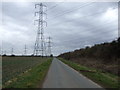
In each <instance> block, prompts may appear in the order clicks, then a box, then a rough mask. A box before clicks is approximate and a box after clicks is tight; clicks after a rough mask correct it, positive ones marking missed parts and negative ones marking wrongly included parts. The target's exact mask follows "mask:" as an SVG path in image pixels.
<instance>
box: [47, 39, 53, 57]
mask: <svg viewBox="0 0 120 90" xmlns="http://www.w3.org/2000/svg"><path fill="white" fill-rule="evenodd" d="M51 39H52V38H51V37H48V42H47V43H48V56H50V55H51V47H52V46H51Z"/></svg>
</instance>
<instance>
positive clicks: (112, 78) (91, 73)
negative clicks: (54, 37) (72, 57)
mask: <svg viewBox="0 0 120 90" xmlns="http://www.w3.org/2000/svg"><path fill="white" fill-rule="evenodd" d="M59 60H61V61H62V62H64V63H65V64H67V65H69V66H70V67H72V68H73V69H75V70H77V71H78V72H80V73H81V74H83V75H85V76H86V77H88V78H89V79H91V80H93V81H94V82H96V83H98V84H99V85H101V86H102V87H104V88H120V82H119V77H118V76H116V75H113V74H111V73H107V72H102V70H98V69H95V68H88V67H85V66H82V65H80V64H77V63H74V62H72V61H68V60H65V59H63V58H59Z"/></svg>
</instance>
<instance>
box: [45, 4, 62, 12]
mask: <svg viewBox="0 0 120 90" xmlns="http://www.w3.org/2000/svg"><path fill="white" fill-rule="evenodd" d="M61 3H62V4H63V3H64V2H61ZM61 3H60V4H58V3H57V4H55V5H53V6H51V7H50V8H48V9H47V11H48V12H49V11H50V10H52V9H54V8H56V7H57V6H59V5H61Z"/></svg>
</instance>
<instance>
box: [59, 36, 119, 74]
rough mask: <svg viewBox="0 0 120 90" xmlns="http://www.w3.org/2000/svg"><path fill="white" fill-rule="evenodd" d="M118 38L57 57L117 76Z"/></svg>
mask: <svg viewBox="0 0 120 90" xmlns="http://www.w3.org/2000/svg"><path fill="white" fill-rule="evenodd" d="M119 52H120V37H119V38H118V39H117V40H114V41H112V42H109V43H108V42H105V43H102V44H95V45H94V46H92V47H88V46H87V47H86V48H82V49H79V50H75V51H72V52H67V53H63V54H61V55H59V57H62V58H64V59H66V60H71V61H74V62H77V63H80V64H82V65H86V66H89V67H95V68H98V69H101V70H103V71H105V72H106V71H107V72H110V73H113V74H118V61H119V60H120V53H119Z"/></svg>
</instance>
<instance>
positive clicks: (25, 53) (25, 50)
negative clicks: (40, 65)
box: [24, 45, 27, 55]
mask: <svg viewBox="0 0 120 90" xmlns="http://www.w3.org/2000/svg"><path fill="white" fill-rule="evenodd" d="M24 55H27V46H26V45H25V48H24Z"/></svg>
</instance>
